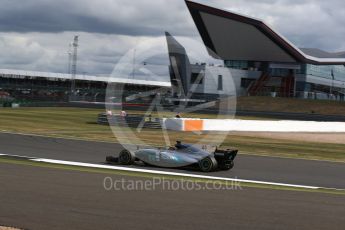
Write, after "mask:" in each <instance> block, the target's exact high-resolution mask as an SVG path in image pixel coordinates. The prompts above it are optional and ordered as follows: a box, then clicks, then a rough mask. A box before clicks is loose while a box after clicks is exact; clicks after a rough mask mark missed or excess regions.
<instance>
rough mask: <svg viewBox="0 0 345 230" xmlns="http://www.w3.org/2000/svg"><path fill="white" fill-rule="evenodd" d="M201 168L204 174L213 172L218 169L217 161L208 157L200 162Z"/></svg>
mask: <svg viewBox="0 0 345 230" xmlns="http://www.w3.org/2000/svg"><path fill="white" fill-rule="evenodd" d="M199 167H200V170H201V171H203V172H211V171H214V170H215V169H216V168H217V161H216V160H215V159H214V158H211V157H206V158H204V159H202V160H201V161H200V162H199Z"/></svg>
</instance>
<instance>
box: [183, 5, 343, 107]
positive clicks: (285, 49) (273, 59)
mask: <svg viewBox="0 0 345 230" xmlns="http://www.w3.org/2000/svg"><path fill="white" fill-rule="evenodd" d="M186 4H187V7H188V9H189V11H190V13H191V16H192V18H193V20H194V22H195V24H196V27H197V29H198V30H199V33H200V35H201V38H202V40H203V42H204V44H205V46H206V47H208V48H209V50H211V51H212V52H210V55H211V56H214V57H215V58H218V59H222V60H223V61H224V65H225V66H226V67H228V68H229V69H230V71H231V73H232V77H233V79H234V80H235V83H236V88H237V91H238V92H237V93H238V94H239V95H272V96H280V97H299V98H310V99H332V100H344V95H345V67H344V65H345V52H342V53H328V52H324V51H322V50H319V49H299V48H297V47H296V46H294V45H293V44H292V43H291V42H289V41H288V40H287V39H286V38H284V37H283V36H281V35H280V34H279V33H277V32H276V31H274V30H273V29H272V28H271V27H269V26H268V25H267V24H265V23H264V22H262V21H261V20H258V19H255V18H251V17H246V16H243V15H240V14H236V13H232V12H229V11H224V10H220V9H216V8H213V7H209V6H206V5H202V4H199V3H194V2H191V1H187V0H186ZM214 54H215V55H214ZM225 80H226V79H225Z"/></svg>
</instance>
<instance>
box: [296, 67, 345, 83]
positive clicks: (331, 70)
mask: <svg viewBox="0 0 345 230" xmlns="http://www.w3.org/2000/svg"><path fill="white" fill-rule="evenodd" d="M297 74H306V75H312V76H315V77H322V78H327V79H333V77H334V80H338V81H344V82H345V66H343V65H332V66H330V65H326V66H318V65H310V64H304V65H302V68H301V69H300V70H298V71H297Z"/></svg>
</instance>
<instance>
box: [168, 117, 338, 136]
mask: <svg viewBox="0 0 345 230" xmlns="http://www.w3.org/2000/svg"><path fill="white" fill-rule="evenodd" d="M163 123H164V124H163V127H164V128H166V129H169V130H176V131H240V132H242V131H243V132H314V133H318V132H324V133H345V122H316V121H287V120H281V121H266V120H237V119H231V120H230V119H164V120H163Z"/></svg>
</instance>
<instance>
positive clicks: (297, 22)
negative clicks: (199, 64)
mask: <svg viewBox="0 0 345 230" xmlns="http://www.w3.org/2000/svg"><path fill="white" fill-rule="evenodd" d="M197 2H200V3H204V4H207V5H210V6H215V7H218V8H222V9H227V10H231V11H235V12H239V13H242V14H246V15H249V16H254V17H257V18H261V19H263V20H264V21H266V22H267V23H269V24H270V25H271V26H272V27H273V28H275V29H276V30H277V31H278V32H280V33H281V34H283V35H284V36H285V37H287V38H288V39H289V40H290V41H292V42H293V43H294V44H296V45H297V46H299V47H307V48H311V47H315V48H319V49H323V50H327V51H343V50H345V39H344V38H345V26H344V25H345V14H344V11H345V1H344V0H328V1H324V0H261V1H256V0H231V1H230V0H207V1H206V0H198V1H197ZM0 4H1V7H0V68H10V69H24V70H37V71H51V72H66V71H67V60H68V58H67V50H68V44H69V43H70V42H71V41H72V40H73V36H74V35H75V34H78V35H79V36H80V43H79V44H80V47H79V62H78V72H79V73H87V74H109V73H110V72H111V71H112V69H113V68H114V66H115V64H116V62H117V61H118V60H119V59H120V58H121V57H122V56H123V55H124V54H125V53H126V52H128V51H129V50H130V49H131V48H133V46H135V44H138V43H140V42H142V41H145V40H147V39H151V40H152V39H159V38H161V37H162V36H164V31H169V32H170V33H171V34H173V35H176V36H179V37H180V38H184V37H187V38H192V39H197V40H199V41H201V40H200V37H199V34H198V31H197V29H196V28H195V25H194V22H193V20H192V18H191V16H190V14H189V12H188V9H187V7H186V5H185V3H184V0H154V1H153V0H135V1H134V0H133V1H128V0H97V1H95V0H58V1H56V0H0Z"/></svg>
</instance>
